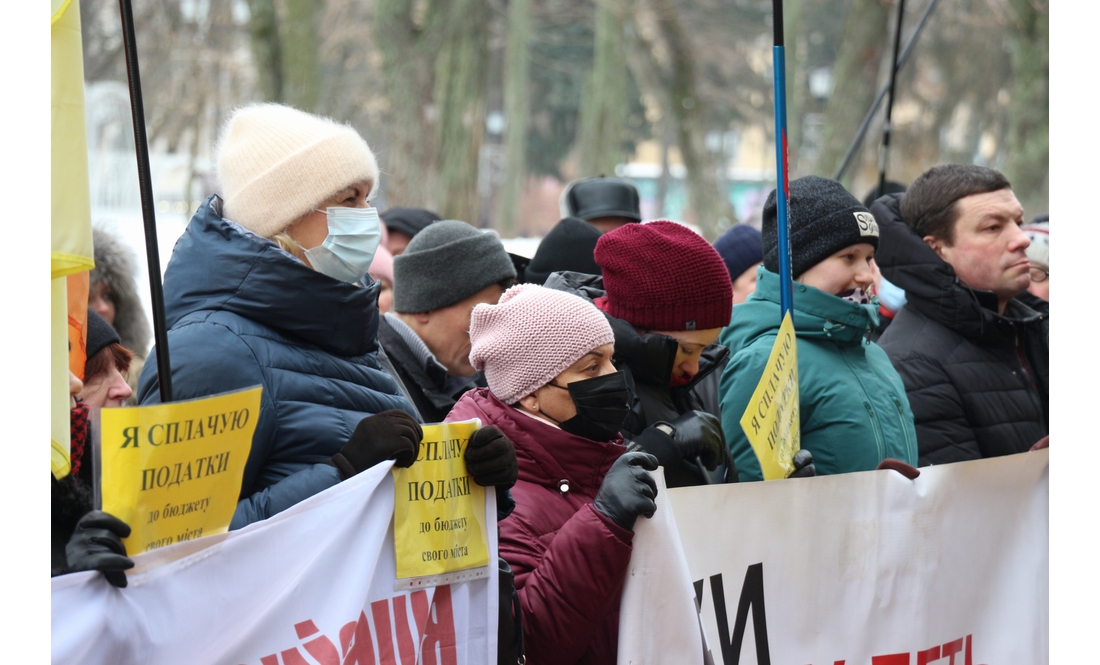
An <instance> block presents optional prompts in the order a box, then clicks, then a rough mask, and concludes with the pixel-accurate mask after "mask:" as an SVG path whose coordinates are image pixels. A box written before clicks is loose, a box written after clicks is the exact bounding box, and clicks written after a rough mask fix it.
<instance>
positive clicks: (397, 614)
mask: <svg viewBox="0 0 1100 665" xmlns="http://www.w3.org/2000/svg"><path fill="white" fill-rule="evenodd" d="M393 625H394V628H396V629H397V630H396V632H397V652H398V653H400V654H401V662H402V663H411V662H413V659H414V657H415V656H416V642H415V641H414V640H413V636H412V631H411V630H409V613H408V612H407V611H406V610H405V596H394V598H393Z"/></svg>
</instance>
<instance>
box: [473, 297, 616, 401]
mask: <svg viewBox="0 0 1100 665" xmlns="http://www.w3.org/2000/svg"><path fill="white" fill-rule="evenodd" d="M614 341H615V335H614V334H613V333H612V332H611V325H610V324H609V323H608V322H607V318H606V317H604V315H603V314H601V313H600V310H598V309H596V307H595V306H593V305H592V303H590V302H588V301H587V300H585V299H584V298H581V297H579V296H575V295H573V294H570V293H565V292H564V291H555V290H554V289H548V288H545V287H542V286H537V285H535V284H518V285H516V286H513V287H512V288H510V289H508V290H507V291H505V292H504V295H502V296H501V297H500V302H498V303H497V304H496V305H489V304H480V305H478V306H476V307H474V311H473V314H472V316H471V317H470V344H471V347H470V364H472V365H473V366H474V367H475V368H477V369H479V370H484V371H485V380H486V381H487V382H488V383H489V390H490V391H492V393H493V394H494V395H496V396H497V399H499V400H500V401H502V402H504V403H505V404H515V403H516V402H518V401H519V400H520V398H521V397H525V396H527V395H530V394H531V393H533V392H535V391H536V390H537V389H539V388H541V387H542V386H545V385H546V384H547V383H549V382H550V380H551V379H553V378H554V377H555V376H557V375H558V374H561V373H562V372H564V371H565V370H566V369H568V368H569V366H570V365H572V364H573V363H575V362H577V361H578V360H580V358H581V357H582V356H584V354H586V353H588V352H589V351H591V350H592V349H595V348H598V347H600V346H603V345H604V344H611V343H613V342H614Z"/></svg>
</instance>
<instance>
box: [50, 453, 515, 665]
mask: <svg viewBox="0 0 1100 665" xmlns="http://www.w3.org/2000/svg"><path fill="white" fill-rule="evenodd" d="M391 466H392V464H391V463H386V464H380V465H377V466H375V467H372V468H371V469H368V470H367V471H364V472H363V473H361V474H359V475H357V476H356V477H354V478H352V479H349V480H347V481H344V482H342V483H340V484H339V485H337V486H336V487H333V488H331V489H329V490H327V491H325V492H323V493H321V494H318V495H316V496H314V497H311V498H309V499H307V500H306V501H303V502H302V503H300V504H298V505H296V506H294V507H292V508H290V509H289V510H286V511H284V512H282V513H280V514H278V515H276V516H274V517H272V518H271V519H268V520H265V521H262V522H257V523H255V524H252V525H250V526H248V527H246V528H244V529H241V530H239V531H233V532H231V533H228V534H222V535H219V536H210V537H208V538H202V539H200V540H197V541H191V542H184V543H180V544H178V545H173V546H170V547H166V548H163V549H158V550H154V551H151V552H147V553H145V554H141V555H138V556H136V557H134V561H135V563H136V564H137V567H136V568H135V569H134V571H131V574H130V575H129V585H128V587H127V588H125V589H116V588H114V587H112V586H110V585H109V584H108V583H107V581H106V580H105V579H104V578H103V577H102V576H101V575H100V574H98V573H92V572H89V573H76V574H72V575H65V576H62V577H56V578H54V579H53V592H52V599H51V600H52V608H51V609H52V653H53V662H54V663H104V664H108V663H110V664H118V663H141V664H143V665H146V664H149V665H152V664H165V665H168V664H173V663H181V664H183V663H187V664H193V663H220V664H225V665H374V663H394V664H396V663H401V665H411V664H412V663H423V664H424V665H429V664H435V665H467V664H470V665H473V664H478V665H490V664H491V663H495V653H496V630H497V629H496V626H497V566H496V565H495V560H496V552H497V542H496V529H489V530H488V531H489V537H490V542H489V544H490V551H491V553H492V556H491V561H493V562H494V564H493V565H490V566H489V569H490V571H491V572H490V577H489V578H487V579H478V580H473V581H469V582H464V583H458V584H452V585H450V586H441V587H435V588H427V589H420V590H416V591H411V592H410V591H404V592H396V591H394V584H395V561H394V542H393V507H394V502H393V491H394V490H393V476H392V475H391V474H390V472H389V471H390V467H391ZM487 495H488V501H487V502H486V503H487V504H488V505H487V506H486V519H487V520H488V521H487V523H489V524H493V523H495V521H496V508H495V506H494V505H492V504H493V503H494V501H493V498H494V495H493V493H492V492H488V493H487Z"/></svg>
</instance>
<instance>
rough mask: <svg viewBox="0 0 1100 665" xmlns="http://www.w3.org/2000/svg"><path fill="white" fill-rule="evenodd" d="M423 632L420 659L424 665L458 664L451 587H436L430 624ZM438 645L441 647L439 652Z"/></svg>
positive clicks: (429, 614) (429, 617) (429, 616)
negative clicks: (437, 651)
mask: <svg viewBox="0 0 1100 665" xmlns="http://www.w3.org/2000/svg"><path fill="white" fill-rule="evenodd" d="M414 606H415V605H414ZM423 634H424V641H423V646H422V647H421V651H420V660H421V662H422V663H424V665H458V648H457V646H456V645H455V619H454V610H453V608H452V607H451V587H449V586H441V587H436V589H435V595H434V596H432V612H429V613H428V625H427V627H426V629H425V630H424V633H423ZM436 646H438V647H439V653H438V654H437V653H436ZM437 657H438V660H437V659H436V658H437Z"/></svg>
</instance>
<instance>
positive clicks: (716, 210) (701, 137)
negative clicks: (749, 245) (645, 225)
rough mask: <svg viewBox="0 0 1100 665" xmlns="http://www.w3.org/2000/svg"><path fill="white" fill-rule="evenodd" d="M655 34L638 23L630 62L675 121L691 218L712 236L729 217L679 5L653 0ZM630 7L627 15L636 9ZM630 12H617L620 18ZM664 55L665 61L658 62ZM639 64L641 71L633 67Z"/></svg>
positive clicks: (634, 12) (730, 208)
mask: <svg viewBox="0 0 1100 665" xmlns="http://www.w3.org/2000/svg"><path fill="white" fill-rule="evenodd" d="M652 3H653V8H652V17H653V21H654V28H655V29H654V31H653V32H655V34H654V36H653V37H651V38H647V37H646V36H645V35H644V34H643V30H642V29H640V28H641V26H637V23H636V22H635V25H636V29H635V30H634V36H635V39H634V40H632V41H633V42H634V46H635V47H636V48H635V49H634V50H635V53H636V57H634V58H632V62H633V64H632V68H636V69H635V71H636V74H639V75H638V76H637V78H638V79H639V80H640V81H644V82H645V84H646V85H647V86H649V87H650V90H651V92H652V93H653V94H656V95H657V96H658V97H659V98H662V99H663V100H664V104H663V107H664V109H665V111H666V113H667V115H668V116H670V119H671V120H673V121H674V128H675V133H676V142H677V146H678V147H679V148H680V156H681V158H682V159H683V161H684V168H685V170H686V171H687V186H688V194H689V199H690V201H691V210H692V212H693V213H694V221H695V223H696V224H697V225H698V226H699V228H700V229H701V230H702V232H703V235H704V236H706V237H707V238H710V239H713V238H714V237H715V235H716V232H717V229H718V228H719V226H720V224H719V219H720V218H722V217H724V218H726V224H727V225H728V223H729V222H730V221H731V220H732V219H733V210H732V207H731V206H730V203H729V200H728V199H727V198H726V197H725V196H724V194H723V193H722V192H720V191H719V190H718V181H717V177H716V169H717V166H718V165H717V164H716V163H715V160H714V159H713V156H712V155H710V154H709V153H708V152H707V151H706V149H705V145H704V142H705V134H706V127H705V124H704V119H705V116H706V109H705V105H704V104H703V100H702V99H701V98H700V97H699V96H698V95H697V93H696V85H695V59H694V55H693V52H692V48H691V42H690V40H689V39H688V36H687V34H686V32H685V31H684V28H683V25H682V24H681V23H680V20H679V18H678V11H679V10H678V8H677V6H676V4H675V3H674V2H673V1H672V0H652ZM637 12H638V7H634V8H633V11H631V15H632V16H633V15H636V13H637ZM627 18H629V17H626V16H621V15H620V20H625V19H627ZM662 61H664V62H662ZM637 69H643V70H646V71H641V72H639V71H637Z"/></svg>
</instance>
